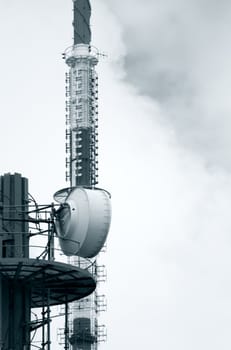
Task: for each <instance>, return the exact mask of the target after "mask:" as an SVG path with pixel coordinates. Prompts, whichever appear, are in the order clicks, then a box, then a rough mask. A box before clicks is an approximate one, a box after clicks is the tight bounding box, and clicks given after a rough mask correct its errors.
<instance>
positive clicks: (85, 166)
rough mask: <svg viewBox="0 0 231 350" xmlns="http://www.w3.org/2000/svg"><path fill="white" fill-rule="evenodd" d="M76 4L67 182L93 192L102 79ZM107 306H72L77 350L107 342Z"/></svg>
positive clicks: (99, 302) (82, 1)
mask: <svg viewBox="0 0 231 350" xmlns="http://www.w3.org/2000/svg"><path fill="white" fill-rule="evenodd" d="M73 5H74V20H73V27H74V43H73V46H72V47H71V48H69V49H67V50H66V52H65V59H66V63H67V65H68V67H69V72H68V73H67V74H66V97H67V100H66V155H67V158H66V168H67V169H66V180H67V181H68V182H69V184H70V187H72V188H73V187H87V188H92V189H93V188H94V187H95V185H96V184H97V183H98V159H97V156H98V77H97V73H96V71H95V66H96V65H97V63H98V58H97V55H96V54H93V53H92V51H91V47H90V41H91V29H90V15H91V5H90V2H89V0H73ZM71 262H72V263H73V264H75V265H77V266H79V267H82V268H84V267H85V268H86V262H85V261H84V260H82V259H81V258H79V257H75V258H73V257H72V258H71ZM92 269H93V271H91V272H92V273H93V274H95V277H96V280H97V281H99V280H100V279H104V270H103V269H99V266H97V264H96V263H95V264H93V265H92ZM99 272H100V273H99ZM100 274H101V276H99V275H100ZM104 307H105V302H104V298H103V296H98V295H97V294H96V293H94V294H92V295H91V296H89V297H88V298H85V299H82V301H81V302H75V303H74V304H73V305H72V307H71V308H70V309H71V312H72V325H71V326H70V330H71V332H70V343H71V345H72V349H73V350H75V349H80V348H81V349H83V350H96V349H97V344H98V341H100V340H104V337H105V333H104V326H102V327H100V326H98V321H97V314H98V311H100V310H99V309H100V308H101V309H104Z"/></svg>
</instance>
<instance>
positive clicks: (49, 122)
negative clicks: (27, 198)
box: [0, 0, 231, 350]
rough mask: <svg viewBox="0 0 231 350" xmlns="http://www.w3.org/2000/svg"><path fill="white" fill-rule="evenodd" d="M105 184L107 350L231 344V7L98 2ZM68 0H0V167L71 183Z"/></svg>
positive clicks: (41, 193)
mask: <svg viewBox="0 0 231 350" xmlns="http://www.w3.org/2000/svg"><path fill="white" fill-rule="evenodd" d="M91 3H92V31H93V44H94V45H95V46H97V47H98V48H99V49H100V51H102V52H106V53H107V55H108V57H107V58H104V59H103V58H102V59H101V61H100V63H99V65H98V72H99V90H100V100H99V104H100V116H99V120H100V136H99V139H100V186H101V187H104V188H105V189H107V190H109V191H111V192H112V198H113V222H112V229H111V232H110V237H109V241H108V253H107V258H106V260H107V270H108V282H107V286H106V287H105V289H106V290H107V298H108V304H109V305H108V311H107V314H106V316H105V320H106V322H107V328H108V342H107V343H106V345H103V346H102V347H101V348H102V349H110V350H117V349H118V348H120V349H126V350H127V349H132V350H140V349H146V348H148V349H156V350H169V349H170V348H171V350H185V349H187V350H195V349H197V350H205V349H210V350H217V349H219V350H226V349H227V350H228V349H230V346H231V338H230V329H231V254H230V251H231V236H230V232H231V223H230V207H231V199H230V198H231V180H230V170H231V157H230V128H231V122H230V114H231V103H230V98H229V97H230V94H231V91H230V90H231V78H230V77H231V74H230V71H231V68H230V62H231V57H230V56H231V49H230V45H229V41H228V39H229V33H230V29H231V28H230V26H231V18H230V17H231V11H230V10H231V5H230V4H229V2H228V0H220V1H219V2H215V1H213V0H210V1H208V0H189V1H183V0H161V1H160V0H143V1H138V0H124V1H123V2H121V1H118V0H92V2H91ZM71 9H72V3H71V0H58V1H57V0H47V1H39V2H38V1H33V0H20V1H18V0H0V42H1V57H0V63H1V64H0V97H1V103H0V115H1V131H2V133H1V138H0V147H1V150H2V152H1V161H0V170H1V173H5V172H8V171H10V172H14V171H17V172H21V173H22V174H23V175H24V176H27V177H29V179H30V192H31V193H32V195H33V196H34V197H36V198H37V200H38V201H39V202H40V203H50V202H51V201H52V194H53V193H54V192H55V191H56V190H58V189H60V188H62V187H65V186H66V184H65V178H64V174H65V168H64V159H65V153H64V148H65V147H64V143H65V141H64V130H65V113H64V106H65V89H64V80H65V78H64V74H65V64H64V62H63V61H62V60H61V53H62V51H63V50H64V49H65V48H66V47H67V46H69V45H70V44H71V42H72V41H71V39H72V28H71V21H72V10H71Z"/></svg>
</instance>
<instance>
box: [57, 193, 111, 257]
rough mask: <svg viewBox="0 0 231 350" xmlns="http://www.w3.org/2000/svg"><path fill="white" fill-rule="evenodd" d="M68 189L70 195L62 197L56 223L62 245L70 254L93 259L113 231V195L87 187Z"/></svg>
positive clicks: (66, 253)
mask: <svg viewBox="0 0 231 350" xmlns="http://www.w3.org/2000/svg"><path fill="white" fill-rule="evenodd" d="M64 192H66V195H67V196H66V198H65V199H64V198H62V200H60V202H62V204H61V206H60V208H59V209H58V210H57V213H56V214H57V215H56V222H55V224H56V231H57V234H58V237H59V243H60V247H61V249H62V251H63V253H64V254H65V255H67V256H72V255H77V256H80V257H83V258H93V257H94V256H96V255H97V254H98V253H99V252H100V250H101V249H102V247H103V245H104V243H105V241H106V238H107V235H108V232H109V228H110V223H111V200H110V195H109V193H108V192H107V191H104V190H102V189H87V188H84V187H76V188H73V189H71V190H70V191H64ZM68 192H69V193H68ZM59 193H60V191H59ZM63 194H64V193H63ZM54 197H55V198H57V196H56V195H55V196H54Z"/></svg>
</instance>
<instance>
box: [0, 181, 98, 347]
mask: <svg viewBox="0 0 231 350" xmlns="http://www.w3.org/2000/svg"><path fill="white" fill-rule="evenodd" d="M55 215H56V206H55V205H54V204H50V205H38V204H37V203H36V202H35V201H34V199H33V198H32V197H30V196H29V194H28V181H27V179H26V178H23V177H21V175H20V174H14V175H11V174H5V175H4V176H1V177H0V233H1V234H0V240H1V244H0V344H1V350H9V349H12V350H22V349H23V350H30V349H32V348H36V347H37V348H39V349H40V350H50V349H51V332H50V322H51V318H52V315H51V306H54V305H60V304H64V305H65V307H66V310H67V308H68V303H70V302H73V301H75V300H79V299H81V298H83V297H85V296H87V295H89V294H91V293H92V292H93V291H94V289H95V287H96V282H95V280H94V278H93V276H92V275H91V274H90V272H89V271H88V270H87V269H82V268H80V267H77V266H73V265H70V264H66V263H63V262H59V261H58V260H57V256H58V254H59V253H60V251H59V249H58V248H56V246H57V244H56V242H55V241H56V237H55V222H54V218H55ZM87 263H88V264H89V263H90V262H86V265H87ZM36 310H39V311H36ZM37 313H41V317H40V318H39V317H38V316H37ZM67 324H68V313H67V312H66V328H67ZM36 333H37V335H36ZM66 335H67V336H66V349H68V343H69V341H68V340H69V339H68V332H67V329H66ZM38 344H39V346H38Z"/></svg>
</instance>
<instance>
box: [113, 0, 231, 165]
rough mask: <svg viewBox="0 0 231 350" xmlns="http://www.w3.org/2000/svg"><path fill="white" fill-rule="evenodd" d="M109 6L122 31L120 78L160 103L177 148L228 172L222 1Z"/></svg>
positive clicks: (228, 78) (226, 23)
mask: <svg viewBox="0 0 231 350" xmlns="http://www.w3.org/2000/svg"><path fill="white" fill-rule="evenodd" d="M109 4H110V6H111V8H112V9H113V11H114V13H115V14H116V16H117V17H118V21H119V23H120V24H121V27H122V30H123V41H124V43H125V46H126V49H127V50H126V57H125V61H124V68H125V71H126V75H127V76H126V78H127V80H128V81H129V82H131V83H132V84H134V85H135V86H136V88H137V89H138V90H139V91H140V93H141V94H144V95H148V96H150V97H152V98H154V99H155V100H158V101H159V102H160V103H161V105H162V107H163V109H165V113H164V115H163V118H164V119H165V120H166V122H167V123H169V124H170V125H171V126H172V127H173V128H174V130H175V131H176V132H177V137H178V140H179V141H180V142H181V143H182V145H183V146H186V147H188V148H190V149H192V150H194V151H195V152H198V153H200V154H202V155H203V156H204V158H205V160H206V161H207V162H208V166H210V167H214V166H215V167H216V166H221V167H223V168H225V169H226V170H230V166H231V158H230V155H229V152H228V151H227V150H228V149H229V148H230V137H229V130H230V128H231V123H230V113H231V107H230V102H229V100H230V97H229V96H230V90H231V74H230V71H231V68H230V59H231V49H230V45H229V37H228V33H229V32H230V30H231V11H230V10H231V5H230V3H229V2H228V1H225V0H224V1H219V3H217V2H215V1H209V2H208V1H205V0H203V1H201V0H200V1H199V0H198V1H187V2H185V1H183V0H174V1H170V0H165V1H158V0H154V1H149V0H146V1H142V2H141V1H125V2H119V1H114V0H109Z"/></svg>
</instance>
